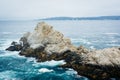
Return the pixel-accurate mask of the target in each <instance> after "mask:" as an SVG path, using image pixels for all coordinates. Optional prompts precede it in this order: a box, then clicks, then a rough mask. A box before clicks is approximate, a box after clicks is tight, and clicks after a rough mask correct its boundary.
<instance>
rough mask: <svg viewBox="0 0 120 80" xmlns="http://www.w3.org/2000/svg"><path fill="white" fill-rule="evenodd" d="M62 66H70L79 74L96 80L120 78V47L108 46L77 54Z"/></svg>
mask: <svg viewBox="0 0 120 80" xmlns="http://www.w3.org/2000/svg"><path fill="white" fill-rule="evenodd" d="M69 61H70V63H69ZM69 61H68V62H67V61H66V62H67V64H65V65H62V67H70V68H73V69H74V70H76V71H78V74H80V75H84V76H87V77H88V78H90V79H94V80H109V79H110V78H116V79H118V80H119V79H120V48H118V47H116V48H115V47H114V48H106V49H103V50H96V51H91V52H88V53H86V54H81V55H79V56H78V55H77V56H76V58H75V59H74V60H73V56H72V58H71V60H69Z"/></svg>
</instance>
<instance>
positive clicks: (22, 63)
mask: <svg viewBox="0 0 120 80" xmlns="http://www.w3.org/2000/svg"><path fill="white" fill-rule="evenodd" d="M37 22H39V21H0V80H87V78H85V77H82V76H78V75H77V72H76V71H74V70H72V69H62V68H59V67H57V65H61V64H63V63H65V62H64V61H58V62H56V61H49V62H41V63H37V62H36V60H35V59H34V58H25V57H23V56H19V55H18V52H10V51H5V48H7V47H8V46H9V45H10V43H11V42H12V41H18V40H19V38H20V37H21V36H22V35H23V33H25V32H27V31H32V30H33V29H34V27H35V26H36V24H37ZM46 22H47V23H48V24H51V25H53V26H54V29H56V30H58V31H60V32H62V33H63V34H64V35H65V36H66V37H69V38H70V39H71V41H72V43H73V44H74V45H76V46H79V45H84V46H85V47H87V48H90V49H103V48H107V47H113V46H120V20H112V21H111V20H108V21H106V20H103V21H100V20H98V21H94V20H92V21H46Z"/></svg>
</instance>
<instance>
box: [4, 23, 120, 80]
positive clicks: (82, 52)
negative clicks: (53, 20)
mask: <svg viewBox="0 0 120 80" xmlns="http://www.w3.org/2000/svg"><path fill="white" fill-rule="evenodd" d="M19 42H20V43H16V42H13V43H12V44H11V46H10V47H9V48H7V49H6V50H10V51H20V53H19V54H20V55H24V56H26V57H35V58H36V59H37V60H38V61H39V62H41V61H47V60H65V61H66V64H65V65H62V66H61V67H67V68H73V69H74V70H76V71H77V72H78V74H80V75H83V76H86V77H88V78H90V79H94V80H108V79H110V78H120V48H115V47H114V48H107V49H103V50H95V51H90V50H88V49H86V48H85V47H83V46H80V47H78V48H77V47H75V46H74V45H72V44H71V41H70V39H68V38H66V37H64V35H63V34H62V33H60V32H58V31H56V30H54V29H53V27H52V26H50V25H48V24H46V23H44V22H41V23H38V24H37V26H36V28H35V29H34V31H33V32H27V33H26V34H24V35H23V37H21V39H20V41H19Z"/></svg>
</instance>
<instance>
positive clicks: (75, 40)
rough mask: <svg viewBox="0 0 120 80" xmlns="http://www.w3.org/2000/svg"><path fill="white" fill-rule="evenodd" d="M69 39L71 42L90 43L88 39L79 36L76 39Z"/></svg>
mask: <svg viewBox="0 0 120 80" xmlns="http://www.w3.org/2000/svg"><path fill="white" fill-rule="evenodd" d="M71 41H72V42H73V43H84V44H88V45H90V44H92V43H91V42H90V41H88V40H87V39H81V38H78V39H71Z"/></svg>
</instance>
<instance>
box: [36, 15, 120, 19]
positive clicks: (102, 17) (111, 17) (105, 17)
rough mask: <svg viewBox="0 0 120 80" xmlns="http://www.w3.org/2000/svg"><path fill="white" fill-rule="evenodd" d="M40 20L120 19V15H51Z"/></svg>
mask: <svg viewBox="0 0 120 80" xmlns="http://www.w3.org/2000/svg"><path fill="white" fill-rule="evenodd" d="M38 20H120V16H98V17H50V18H43V19H38Z"/></svg>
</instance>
